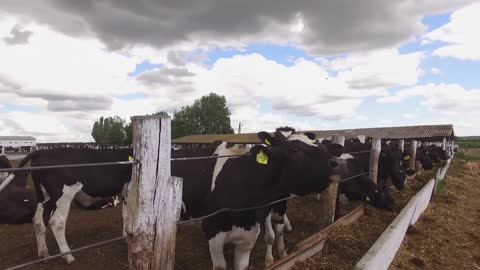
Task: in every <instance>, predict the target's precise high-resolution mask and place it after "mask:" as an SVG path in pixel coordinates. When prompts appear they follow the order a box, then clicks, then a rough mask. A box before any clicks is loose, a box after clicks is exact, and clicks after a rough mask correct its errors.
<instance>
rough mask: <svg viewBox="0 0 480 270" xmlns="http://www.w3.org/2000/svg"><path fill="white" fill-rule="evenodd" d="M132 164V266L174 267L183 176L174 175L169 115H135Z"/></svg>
mask: <svg viewBox="0 0 480 270" xmlns="http://www.w3.org/2000/svg"><path fill="white" fill-rule="evenodd" d="M131 119H132V125H133V155H134V158H135V159H136V160H138V161H139V163H138V164H136V165H135V166H133V170H132V180H131V182H130V186H129V188H128V195H127V199H126V202H127V209H128V218H127V223H126V225H127V226H126V231H127V242H128V264H129V269H130V270H147V269H148V270H160V269H166V270H172V269H173V267H174V263H175V260H174V259H175V237H176V231H177V225H176V222H177V221H178V219H179V217H180V209H181V204H182V181H181V178H177V177H171V174H170V152H171V148H170V146H171V133H170V118H168V117H167V118H160V117H159V116H134V117H132V118H131Z"/></svg>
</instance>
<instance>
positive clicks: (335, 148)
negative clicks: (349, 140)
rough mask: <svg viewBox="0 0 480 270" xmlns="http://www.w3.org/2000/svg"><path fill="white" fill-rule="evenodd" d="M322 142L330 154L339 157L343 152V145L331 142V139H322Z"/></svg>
mask: <svg viewBox="0 0 480 270" xmlns="http://www.w3.org/2000/svg"><path fill="white" fill-rule="evenodd" d="M322 144H323V145H324V146H325V147H326V148H327V151H328V152H329V153H330V154H331V155H332V156H335V157H340V156H341V155H342V154H343V153H344V152H345V147H344V146H343V145H341V144H338V143H332V141H331V140H323V141H322Z"/></svg>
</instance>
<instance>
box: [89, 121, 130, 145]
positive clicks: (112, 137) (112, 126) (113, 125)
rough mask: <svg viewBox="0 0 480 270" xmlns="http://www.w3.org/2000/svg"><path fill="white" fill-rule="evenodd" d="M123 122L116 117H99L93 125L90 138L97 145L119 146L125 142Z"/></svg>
mask: <svg viewBox="0 0 480 270" xmlns="http://www.w3.org/2000/svg"><path fill="white" fill-rule="evenodd" d="M124 125H125V120H123V119H122V118H120V117H118V116H114V117H107V118H104V117H100V119H99V120H98V121H96V122H95V123H94V124H93V128H92V137H93V139H94V140H95V142H97V143H101V144H115V145H121V144H124V142H125V137H126V136H125V134H126V133H125V130H124Z"/></svg>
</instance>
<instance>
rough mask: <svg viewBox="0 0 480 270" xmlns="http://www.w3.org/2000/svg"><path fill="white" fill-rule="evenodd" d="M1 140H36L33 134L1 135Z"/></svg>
mask: <svg viewBox="0 0 480 270" xmlns="http://www.w3.org/2000/svg"><path fill="white" fill-rule="evenodd" d="M0 140H36V139H35V138H34V137H32V136H0Z"/></svg>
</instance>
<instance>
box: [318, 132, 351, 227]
mask: <svg viewBox="0 0 480 270" xmlns="http://www.w3.org/2000/svg"><path fill="white" fill-rule="evenodd" d="M332 143H338V144H341V145H345V136H334V137H333V138H332ZM339 180H340V179H332V183H331V184H330V185H329V186H328V187H327V188H326V189H325V190H324V191H323V192H322V193H321V194H320V197H319V200H320V204H319V206H320V209H319V211H320V224H322V225H324V226H328V225H330V224H332V223H333V221H334V220H335V209H336V207H337V189H338V182H339Z"/></svg>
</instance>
